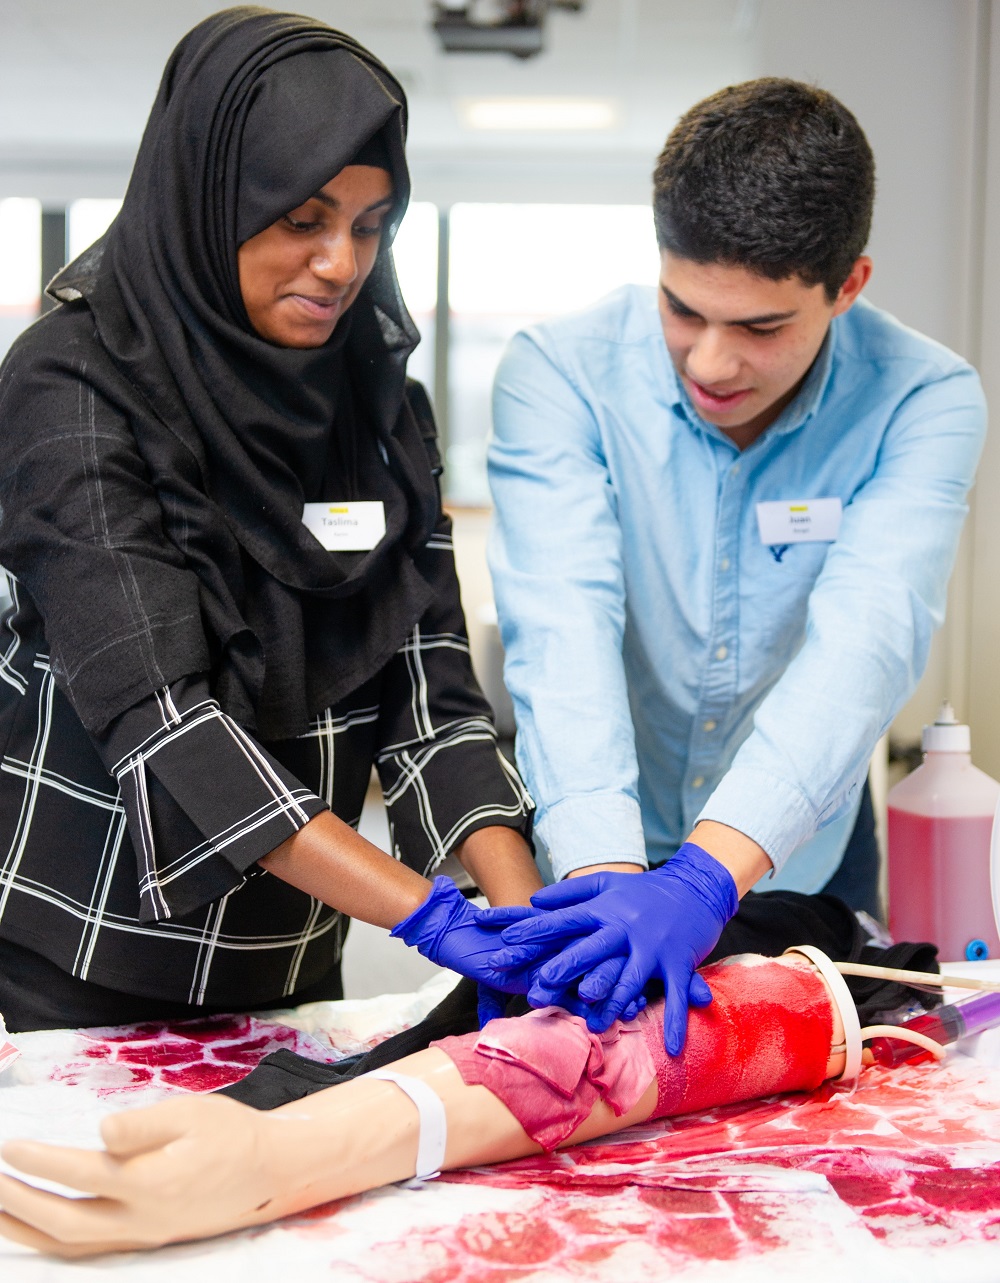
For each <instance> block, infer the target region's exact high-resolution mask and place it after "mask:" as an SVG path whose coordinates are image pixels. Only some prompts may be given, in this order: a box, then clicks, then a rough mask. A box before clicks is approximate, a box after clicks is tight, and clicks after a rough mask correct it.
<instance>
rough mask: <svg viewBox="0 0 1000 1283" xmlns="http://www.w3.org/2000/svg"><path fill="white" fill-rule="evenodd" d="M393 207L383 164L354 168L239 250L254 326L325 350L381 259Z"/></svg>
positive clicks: (274, 338)
mask: <svg viewBox="0 0 1000 1283" xmlns="http://www.w3.org/2000/svg"><path fill="white" fill-rule="evenodd" d="M391 208H392V180H391V179H390V177H389V175H388V174H387V173H386V171H385V170H384V169H374V168H372V167H371V166H368V165H347V166H346V167H345V168H344V169H342V170H341V171H340V173H339V174H337V176H336V177H335V178H331V179H330V181H329V182H328V183H327V184H326V186H325V187H322V188H321V189H320V190H319V191H318V192H317V193H316V194H315V195H314V196H310V198H309V199H308V200H307V201H305V202H304V203H303V204H301V205H299V207H298V208H297V209H293V210H290V211H289V213H287V214H285V215H283V217H281V218H279V219H278V221H277V222H276V223H272V224H271V226H270V227H265V228H264V230H263V231H262V232H258V233H257V235H256V236H251V238H250V239H249V240H248V241H245V242H244V243H243V244H242V245H241V246H240V248H239V251H238V260H239V272H240V293H241V294H242V295H243V305H244V307H245V308H246V310H247V315H248V316H249V318H250V324H251V325H252V326H253V328H254V329H255V330H256V331H257V333H258V334H259V335H260V336H261V338H263V339H267V340H268V342H269V343H276V344H277V345H278V346H279V347H298V348H309V347H321V346H322V345H323V344H324V343H325V342H326V341H327V339H328V338H329V337H330V335H331V334H332V333H333V331H334V329H335V328H336V325H337V322H338V321H339V320H340V318H341V317H342V316H343V315H344V313H345V312H346V311H347V309H348V308H349V307H350V306H351V304H352V303H353V302H354V300H355V299H356V298H357V296H358V291H359V290H360V289H361V287H362V285H364V283H365V281H366V280H367V278H368V273H369V272H370V271H371V270H372V267H373V265H374V263H375V255H376V254H377V253H378V248H379V242H380V239H381V235H382V224H383V222H384V221H385V218H386V216H387V215H388V213H389V211H390V209H391Z"/></svg>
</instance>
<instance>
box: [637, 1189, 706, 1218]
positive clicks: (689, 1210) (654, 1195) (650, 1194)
mask: <svg viewBox="0 0 1000 1283" xmlns="http://www.w3.org/2000/svg"><path fill="white" fill-rule="evenodd" d="M639 1200H640V1202H643V1203H645V1204H646V1205H647V1206H648V1207H655V1208H656V1209H657V1210H658V1211H661V1212H666V1213H667V1215H668V1216H680V1215H684V1216H718V1214H719V1200H718V1198H717V1197H716V1196H715V1194H712V1193H710V1192H708V1191H705V1190H697V1189H644V1190H641V1191H640V1193H639Z"/></svg>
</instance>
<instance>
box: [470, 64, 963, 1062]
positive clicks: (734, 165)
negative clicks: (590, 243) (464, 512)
mask: <svg viewBox="0 0 1000 1283" xmlns="http://www.w3.org/2000/svg"><path fill="white" fill-rule="evenodd" d="M873 195H874V161H873V158H872V154H871V150H870V148H869V146H868V143H867V140H866V138H865V136H864V133H863V132H862V130H861V128H860V126H859V125H858V123H857V121H856V120H855V119H854V117H853V116H852V115H851V113H850V112H848V111H847V109H846V108H845V107H843V105H842V104H841V103H839V102H838V101H837V100H836V99H834V98H832V97H831V96H830V95H829V94H826V93H824V92H822V91H820V90H817V89H813V88H811V87H808V86H805V85H801V84H798V83H796V82H793V81H782V80H761V81H752V82H749V83H748V84H746V85H738V86H735V87H733V88H730V89H727V90H724V91H722V92H721V93H719V94H716V95H714V96H713V97H712V98H710V99H707V100H706V101H705V102H703V103H699V104H698V105H697V106H696V107H694V108H693V109H692V110H691V111H690V112H688V113H687V115H686V116H685V117H683V118H682V120H681V121H680V122H679V124H678V126H677V128H676V129H675V130H674V131H673V133H672V134H671V136H670V138H669V139H668V140H667V143H666V146H665V148H664V150H663V153H662V154H661V156H660V158H659V162H658V165H657V169H656V173H655V176H654V215H655V222H656V229H657V238H658V241H659V245H660V250H661V274H660V285H659V289H658V290H656V291H653V290H648V289H643V288H640V287H634V286H630V287H626V288H625V289H622V290H620V291H618V292H617V293H615V294H612V295H611V296H610V297H609V298H607V299H605V300H604V301H602V302H601V303H599V304H597V305H596V306H595V307H593V308H591V309H589V310H588V311H586V312H583V313H579V314H577V315H572V316H567V317H563V318H560V319H558V320H554V321H551V322H549V323H546V324H542V325H538V326H536V327H533V328H532V329H530V330H528V331H526V332H524V333H522V334H519V335H518V336H517V337H516V338H515V339H514V341H513V343H512V344H511V346H510V349H509V350H508V352H507V354H506V356H505V358H504V360H503V363H502V365H501V367H500V370H499V373H498V375H497V382H496V391H495V404H494V418H495V439H494V441H493V444H492V446H491V450H490V477H491V483H492V487H493V494H494V498H495V501H496V509H497V522H496V529H495V534H494V538H493V542H492V549H491V566H492V571H493V577H494V583H495V587H496V594H497V605H498V610H499V614H500V621H501V628H502V634H503V641H504V645H505V647H506V651H507V668H506V678H507V684H508V686H509V688H510V690H511V694H512V696H513V699H514V706H515V710H516V714H517V725H518V760H519V763H520V765H521V767H522V770H523V772H524V775H525V777H526V780H527V783H528V786H529V789H530V790H531V792H532V793H533V795H534V797H535V801H536V803H537V805H538V818H537V831H538V834H539V836H540V838H541V840H542V841H543V842H544V844H545V846H546V847H547V849H548V852H549V857H550V859H551V862H552V867H553V870H554V872H555V875H556V877H557V878H558V879H565V878H569V879H575V880H572V881H567V882H563V883H561V884H559V885H557V886H554V887H550V888H547V889H546V890H545V891H544V892H542V893H540V894H539V895H538V896H537V897H536V898H535V900H534V903H536V904H537V905H539V906H540V907H543V908H544V909H546V910H547V912H545V913H543V914H541V915H540V916H537V917H535V918H532V919H529V920H527V921H524V922H521V923H518V924H517V925H514V926H510V927H508V928H507V930H506V931H505V932H504V940H505V942H506V945H507V947H506V949H505V951H504V954H503V956H502V957H501V958H500V959H499V961H500V962H504V963H506V964H508V965H514V964H519V965H523V964H524V963H525V962H526V961H530V960H537V959H538V958H540V957H541V951H542V950H543V949H545V948H548V949H551V948H552V946H553V944H554V943H556V942H558V941H560V940H563V941H565V942H566V944H565V947H564V949H563V951H562V952H561V953H560V954H559V955H558V956H557V957H556V958H555V959H553V960H552V961H550V962H548V963H546V964H545V965H544V966H542V967H541V968H540V970H539V972H538V977H537V978H536V982H535V988H534V990H533V992H532V1000H533V1001H536V1002H544V1001H555V1000H558V995H559V993H560V991H561V990H562V989H563V988H564V987H565V985H566V984H567V983H569V982H571V981H574V980H580V978H581V977H586V978H585V979H583V980H581V981H580V989H579V992H580V994H581V996H583V997H584V998H585V999H587V1000H589V1001H590V1002H591V1003H592V1004H593V1007H592V1012H593V1015H592V1018H591V1020H592V1024H593V1025H594V1027H604V1026H606V1025H607V1024H608V1023H609V1022H610V1020H611V1019H612V1018H613V1017H614V1016H616V1015H618V1014H619V1013H620V1012H621V1010H622V1009H623V1007H624V1005H625V1004H626V1002H628V1001H630V1000H632V999H633V998H634V997H635V996H636V995H637V994H638V993H639V992H641V990H642V988H643V986H644V985H645V983H646V982H647V981H648V980H649V979H650V978H653V977H658V978H660V979H662V980H663V982H664V983H665V985H666V988H667V1022H666V1041H667V1045H668V1047H669V1048H670V1049H671V1050H676V1049H678V1048H679V1046H680V1044H681V1043H682V1041H683V1035H684V1027H685V1024H686V1013H687V1003H688V1001H692V1002H702V1001H706V1000H708V998H709V997H710V995H708V993H707V990H706V989H705V988H704V986H703V983H702V982H701V981H700V978H699V977H694V979H693V980H692V972H693V969H694V967H696V966H697V965H698V963H699V962H700V961H701V960H702V959H703V958H704V957H705V955H706V954H707V953H708V952H710V950H711V949H712V947H713V946H714V944H715V943H716V941H717V939H718V936H719V933H720V932H721V930H722V927H723V926H724V924H725V922H726V921H727V920H728V918H729V917H731V916H732V915H733V913H735V911H736V908H737V903H738V897H739V896H740V895H742V894H744V893H745V892H746V891H748V890H749V889H750V888H751V887H752V886H754V885H755V884H757V883H758V882H759V881H760V879H761V878H764V877H765V875H772V874H773V875H774V881H771V882H769V883H767V884H765V885H767V886H782V885H783V886H787V887H791V888H794V889H798V890H802V891H810V892H811V891H819V890H821V889H824V888H827V887H829V888H830V889H833V890H840V891H841V892H842V893H843V894H845V895H846V896H847V897H848V898H849V899H851V900H852V901H853V907H855V908H866V909H868V910H869V911H871V912H877V890H876V882H875V877H876V861H875V859H874V835H873V833H871V831H870V830H871V820H870V803H869V802H867V797H866V794H865V787H866V776H867V769H868V762H869V758H870V757H871V754H872V751H873V749H874V747H875V744H876V742H877V740H878V738H879V736H880V735H882V734H883V733H884V731H885V730H886V728H887V727H888V726H889V725H890V723H891V721H892V719H893V717H894V716H895V715H896V713H897V712H898V710H899V709H900V707H901V706H902V704H903V703H904V702H905V700H906V699H907V697H908V696H909V695H910V693H911V692H912V690H913V688H914V686H915V684H916V682H917V679H918V678H919V676H920V674H921V672H922V671H923V668H924V665H925V663H926V660H927V653H928V647H929V644H930V639H931V635H932V633H933V631H934V629H935V628H936V627H937V626H938V625H939V624H940V622H941V619H942V617H943V612H944V606H945V593H946V587H947V582H948V577H949V574H950V572H951V569H952V566H953V563H954V559H955V554H956V549H957V545H958V539H959V534H960V531H961V527H962V522H963V520H964V517H965V514H966V495H967V491H968V489H969V486H970V485H971V483H972V479H973V474H974V470H975V466H976V462H977V460H978V457H979V453H980V449H981V446H982V440H983V435H984V431H985V408H984V403H983V397H982V392H981V389H980V385H979V380H978V378H977V376H976V374H975V372H974V371H973V370H972V368H971V367H970V366H969V365H968V364H966V363H965V362H964V361H962V360H961V359H960V358H959V357H957V356H956V355H955V354H954V353H952V352H949V351H948V350H947V349H946V348H944V347H942V346H940V345H939V344H937V343H934V342H932V341H931V340H930V339H927V338H924V337H923V336H921V335H919V334H917V333H915V332H913V331H911V330H908V329H906V328H905V327H904V326H903V325H901V324H900V323H899V322H898V321H896V320H895V319H894V318H892V317H891V316H889V315H887V314H886V313H884V312H881V311H878V310H877V309H876V308H874V307H872V306H870V305H869V304H868V303H866V302H865V301H864V300H863V299H861V297H860V296H861V293H862V291H863V289H864V287H865V285H866V284H867V282H868V279H869V276H870V274H871V270H872V264H871V260H870V259H869V258H867V257H866V256H865V255H864V253H863V250H864V248H865V244H866V242H867V238H868V231H869V226H870V220H871V210H872V201H873ZM581 270H582V271H585V270H586V264H581ZM862 798H865V801H866V810H865V813H864V814H863V815H862V818H861V821H860V822H859V819H858V816H859V807H860V802H861V800H862ZM866 820H867V827H868V830H869V832H868V834H867V840H866V835H865V833H864V831H863V830H864V827H865V821H866ZM852 833H854V841H853V844H852V847H851V850H852V852H855V853H857V854H858V858H857V860H856V861H855V863H857V864H858V865H859V867H858V868H852V867H851V865H852V856H851V855H849V856H848V859H847V863H846V866H845V867H844V868H842V869H840V871H839V874H838V868H839V866H841V864H842V861H843V858H844V852H845V848H847V847H848V844H849V841H850V839H851V836H852ZM866 852H867V858H866ZM647 861H648V863H649V864H650V865H651V866H655V865H661V864H662V865H663V867H662V868H659V869H652V870H651V871H650V872H648V873H642V872H641V871H642V870H643V869H645V868H646V866H647ZM664 862H668V863H666V864H664ZM637 872H639V873H641V876H640V877H638V878H636V877H626V876H624V875H625V874H626V873H632V874H634V873H637ZM579 875H589V876H583V877H582V878H581V877H579ZM595 968H596V970H595ZM588 973H589V974H588Z"/></svg>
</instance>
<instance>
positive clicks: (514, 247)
mask: <svg viewBox="0 0 1000 1283" xmlns="http://www.w3.org/2000/svg"><path fill="white" fill-rule="evenodd" d="M658 268H659V256H658V254H657V249H656V238H655V235H654V232H653V216H652V211H651V209H650V207H649V206H648V205H472V204H459V205H454V206H452V209H451V217H450V259H449V304H450V309H451V316H450V340H451V341H450V350H449V362H448V375H449V379H448V381H449V398H448V455H447V463H448V470H447V472H446V474H445V475H446V482H447V492H448V497H449V498H450V499H451V500H452V501H454V502H457V503H463V504H472V505H475V504H488V503H489V490H488V487H487V483H486V443H487V439H488V436H489V431H490V389H491V386H492V383H493V376H494V374H495V373H496V368H497V365H498V363H499V361H500V357H501V354H502V353H503V350H504V348H505V346H506V345H507V343H508V341H509V340H510V338H511V337H512V335H513V334H514V333H515V332H516V331H517V330H519V329H521V328H522V327H523V326H525V325H530V324H531V323H532V322H534V321H538V320H542V319H544V318H546V317H549V316H553V315H557V314H558V313H561V312H570V311H575V310H576V309H578V308H582V307H587V306H589V305H590V304H592V303H595V302H596V301H597V300H598V299H600V298H601V297H603V296H604V295H605V294H608V293H609V292H610V291H611V290H613V289H616V288H617V287H618V286H620V285H624V284H631V283H635V284H642V285H655V284H656V279H657V274H658Z"/></svg>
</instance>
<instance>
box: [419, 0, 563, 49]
mask: <svg viewBox="0 0 1000 1283" xmlns="http://www.w3.org/2000/svg"><path fill="white" fill-rule="evenodd" d="M585 3H586V0H470V2H468V3H463V2H461V0H460V2H459V3H448V0H433V6H432V7H433V14H434V18H433V22H432V23H431V25H432V26H433V28H434V31H435V32H436V34H437V37H438V39H439V40H440V42H441V47H442V49H443V50H444V52H445V53H509V54H511V55H512V56H513V57H515V58H532V57H534V55H535V54H538V53H541V52H542V50H543V49H544V47H545V20H546V18H547V17H548V14H549V11H550V10H552V9H563V10H566V11H567V12H569V13H582V12H583V7H584V4H585Z"/></svg>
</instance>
